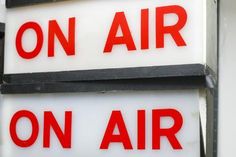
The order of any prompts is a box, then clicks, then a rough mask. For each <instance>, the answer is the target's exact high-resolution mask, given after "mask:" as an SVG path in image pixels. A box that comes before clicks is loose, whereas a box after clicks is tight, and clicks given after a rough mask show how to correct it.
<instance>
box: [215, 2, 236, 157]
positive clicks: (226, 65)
mask: <svg viewBox="0 0 236 157" xmlns="http://www.w3.org/2000/svg"><path fill="white" fill-rule="evenodd" d="M220 12H221V13H220V75H219V79H220V82H219V126H218V127H219V134H218V138H219V141H218V157H230V156H235V143H234V142H235V140H236V135H235V133H236V124H235V119H236V104H235V102H234V99H235V96H236V94H235V91H234V90H235V88H236V83H235V80H236V71H235V67H236V62H235V59H236V44H235V42H236V40H235V37H236V30H235V28H236V1H235V0H221V2H220Z"/></svg>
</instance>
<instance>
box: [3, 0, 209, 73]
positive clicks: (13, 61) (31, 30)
mask: <svg viewBox="0 0 236 157" xmlns="http://www.w3.org/2000/svg"><path fill="white" fill-rule="evenodd" d="M205 3H206V2H205V1H204V0H192V1H191V2H189V1H186V0H167V1H162V0H149V1H147V0H129V1H126V0H113V1H110V0H99V1H92V0H87V1H66V2H60V3H56V4H55V3H53V4H43V5H36V6H29V7H22V8H14V9H9V10H8V11H7V18H6V45H5V62H4V63H5V66H4V68H5V69H4V71H5V74H14V73H31V72H55V71H74V70H91V69H109V68H128V67H147V66H161V65H178V64H195V63H201V64H203V63H204V62H205V61H204V53H205V28H206V26H205V25H206V24H205V21H204V19H205V17H206V15H205V14H206V13H205V9H204V8H205V7H204V6H205ZM19 16H20V18H19Z"/></svg>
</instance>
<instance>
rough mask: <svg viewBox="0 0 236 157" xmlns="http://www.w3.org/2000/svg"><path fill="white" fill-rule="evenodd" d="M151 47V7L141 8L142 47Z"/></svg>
mask: <svg viewBox="0 0 236 157" xmlns="http://www.w3.org/2000/svg"><path fill="white" fill-rule="evenodd" d="M148 48H149V9H143V10H141V49H142V50H144V49H148Z"/></svg>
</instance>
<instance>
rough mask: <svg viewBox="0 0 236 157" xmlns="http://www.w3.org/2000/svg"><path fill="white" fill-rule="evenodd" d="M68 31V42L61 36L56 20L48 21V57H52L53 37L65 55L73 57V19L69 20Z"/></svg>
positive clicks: (53, 49)
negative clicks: (58, 42)
mask: <svg viewBox="0 0 236 157" xmlns="http://www.w3.org/2000/svg"><path fill="white" fill-rule="evenodd" d="M68 27H69V31H68V41H67V40H66V38H65V36H64V35H63V32H62V30H61V29H60V26H59V25H58V23H57V21H56V20H51V21H49V28H48V56H49V57H53V56H54V51H55V48H54V46H55V45H54V41H55V36H57V38H58V40H59V41H60V43H61V45H62V47H63V48H64V50H65V52H66V54H67V55H68V56H72V55H75V18H69V26H68Z"/></svg>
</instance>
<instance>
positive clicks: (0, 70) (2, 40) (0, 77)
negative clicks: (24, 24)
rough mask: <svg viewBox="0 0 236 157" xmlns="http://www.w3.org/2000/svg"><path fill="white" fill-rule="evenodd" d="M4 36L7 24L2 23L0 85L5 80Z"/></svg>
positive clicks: (0, 34)
mask: <svg viewBox="0 0 236 157" xmlns="http://www.w3.org/2000/svg"><path fill="white" fill-rule="evenodd" d="M4 35H5V24H4V23H0V84H2V79H3V58H4Z"/></svg>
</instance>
